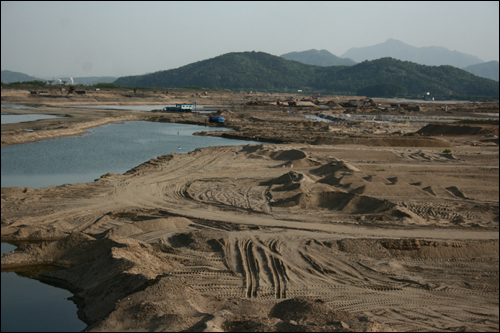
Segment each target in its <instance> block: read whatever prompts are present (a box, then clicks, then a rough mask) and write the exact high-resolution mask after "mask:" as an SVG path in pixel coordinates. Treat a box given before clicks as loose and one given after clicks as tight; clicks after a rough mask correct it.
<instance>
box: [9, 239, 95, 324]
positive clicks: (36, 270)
mask: <svg viewBox="0 0 500 333" xmlns="http://www.w3.org/2000/svg"><path fill="white" fill-rule="evenodd" d="M15 248H16V246H14V245H12V244H8V243H2V253H6V252H10V251H13V250H15ZM59 269H60V268H59V267H56V266H53V265H30V266H24V267H18V268H16V269H15V271H14V270H13V269H6V270H2V273H1V282H2V295H1V296H2V297H1V298H2V309H1V315H2V321H1V326H2V332H78V331H81V330H83V329H84V328H85V327H86V326H87V325H86V324H85V323H84V322H82V321H80V320H79V319H78V317H77V315H76V311H77V308H76V305H75V304H74V303H73V302H71V301H69V300H68V297H72V296H73V295H72V294H71V293H70V292H69V291H67V290H65V289H61V288H57V287H55V286H51V285H48V284H45V283H41V282H40V281H38V280H34V279H30V278H28V277H33V276H37V275H40V274H43V273H47V272H50V271H54V270H59Z"/></svg>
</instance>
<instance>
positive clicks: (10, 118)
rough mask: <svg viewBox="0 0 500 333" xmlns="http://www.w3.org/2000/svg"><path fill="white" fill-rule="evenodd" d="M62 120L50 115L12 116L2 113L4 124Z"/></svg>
mask: <svg viewBox="0 0 500 333" xmlns="http://www.w3.org/2000/svg"><path fill="white" fill-rule="evenodd" d="M52 118H61V116H53V115H49V114H11V113H2V124H16V123H21V122H24V121H35V120H39V119H52Z"/></svg>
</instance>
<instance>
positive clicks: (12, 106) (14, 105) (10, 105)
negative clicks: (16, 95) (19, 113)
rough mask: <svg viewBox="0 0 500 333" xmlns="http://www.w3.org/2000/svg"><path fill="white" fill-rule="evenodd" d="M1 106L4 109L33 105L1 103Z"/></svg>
mask: <svg viewBox="0 0 500 333" xmlns="http://www.w3.org/2000/svg"><path fill="white" fill-rule="evenodd" d="M1 107H3V108H6V109H32V108H33V106H26V105H17V104H1Z"/></svg>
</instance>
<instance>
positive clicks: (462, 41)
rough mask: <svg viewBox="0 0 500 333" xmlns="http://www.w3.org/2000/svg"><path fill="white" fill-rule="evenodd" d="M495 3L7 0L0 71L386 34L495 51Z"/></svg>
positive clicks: (82, 69)
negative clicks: (79, 0) (32, 0)
mask: <svg viewBox="0 0 500 333" xmlns="http://www.w3.org/2000/svg"><path fill="white" fill-rule="evenodd" d="M498 4H499V2H498V1H494V2H478V1H474V2H461V1H453V2H451V1H450V2H448V1H445V2H406V1H403V2H392V1H390V2H310V1H307V2H239V1H238V2H185V1H182V2H145V1H141V2H72V1H61V2H23V1H15V2H9V1H2V2H1V6H2V8H1V15H2V20H1V24H2V40H1V43H2V49H1V52H2V62H1V64H2V66H1V67H2V70H11V71H17V72H23V73H26V74H29V75H34V76H38V77H52V76H54V77H56V78H57V77H61V76H73V77H78V76H125V75H139V74H145V73H148V72H156V71H159V70H166V69H172V68H177V67H181V66H184V65H187V64H190V63H193V62H196V61H200V60H205V59H209V58H213V57H216V56H219V55H221V54H225V53H229V52H244V51H262V52H266V53H270V54H273V55H281V54H284V53H288V52H293V51H305V50H310V49H318V50H321V49H325V50H328V51H330V52H331V53H333V54H335V55H337V56H341V55H342V54H343V53H344V52H346V51H347V50H348V49H350V48H351V47H363V46H371V45H375V44H379V43H382V42H385V41H386V40H387V39H389V38H394V39H397V40H400V41H402V42H404V43H406V44H409V45H412V46H417V47H423V46H444V47H446V48H448V49H450V50H452V51H453V50H456V51H459V52H463V53H468V54H471V55H475V56H477V57H479V58H481V59H482V60H484V61H491V60H498V59H499V14H498V13H499V5H498Z"/></svg>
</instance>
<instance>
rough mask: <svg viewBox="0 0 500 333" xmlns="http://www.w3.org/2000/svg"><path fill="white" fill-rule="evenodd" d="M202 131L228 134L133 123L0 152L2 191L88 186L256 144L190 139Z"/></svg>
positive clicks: (192, 126) (106, 127)
mask: <svg viewBox="0 0 500 333" xmlns="http://www.w3.org/2000/svg"><path fill="white" fill-rule="evenodd" d="M206 130H210V131H213V130H227V129H225V128H217V127H205V126H195V125H184V124H170V123H152V122H142V121H133V122H125V123H114V124H108V125H105V126H101V127H96V128H93V129H90V132H89V133H86V134H84V135H81V136H78V137H66V138H58V139H52V140H45V141H39V142H32V143H26V144H22V145H11V146H6V147H2V150H1V186H2V187H10V186H17V187H33V188H40V187H46V186H50V185H63V184H68V183H78V182H91V181H94V180H95V179H97V178H99V177H100V176H102V175H104V174H106V173H108V172H112V173H119V174H122V173H124V172H126V171H128V170H130V169H132V168H133V167H135V166H137V165H139V164H141V163H143V162H146V161H148V160H150V159H151V158H156V157H158V156H161V155H166V154H170V153H187V152H189V151H192V150H194V149H196V148H201V147H209V146H221V145H227V146H229V145H245V144H249V143H258V142H254V141H243V140H230V139H223V138H218V137H204V136H194V135H192V134H193V133H194V132H199V131H206ZM179 147H180V148H181V149H180V150H179V149H178V148H179Z"/></svg>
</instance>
